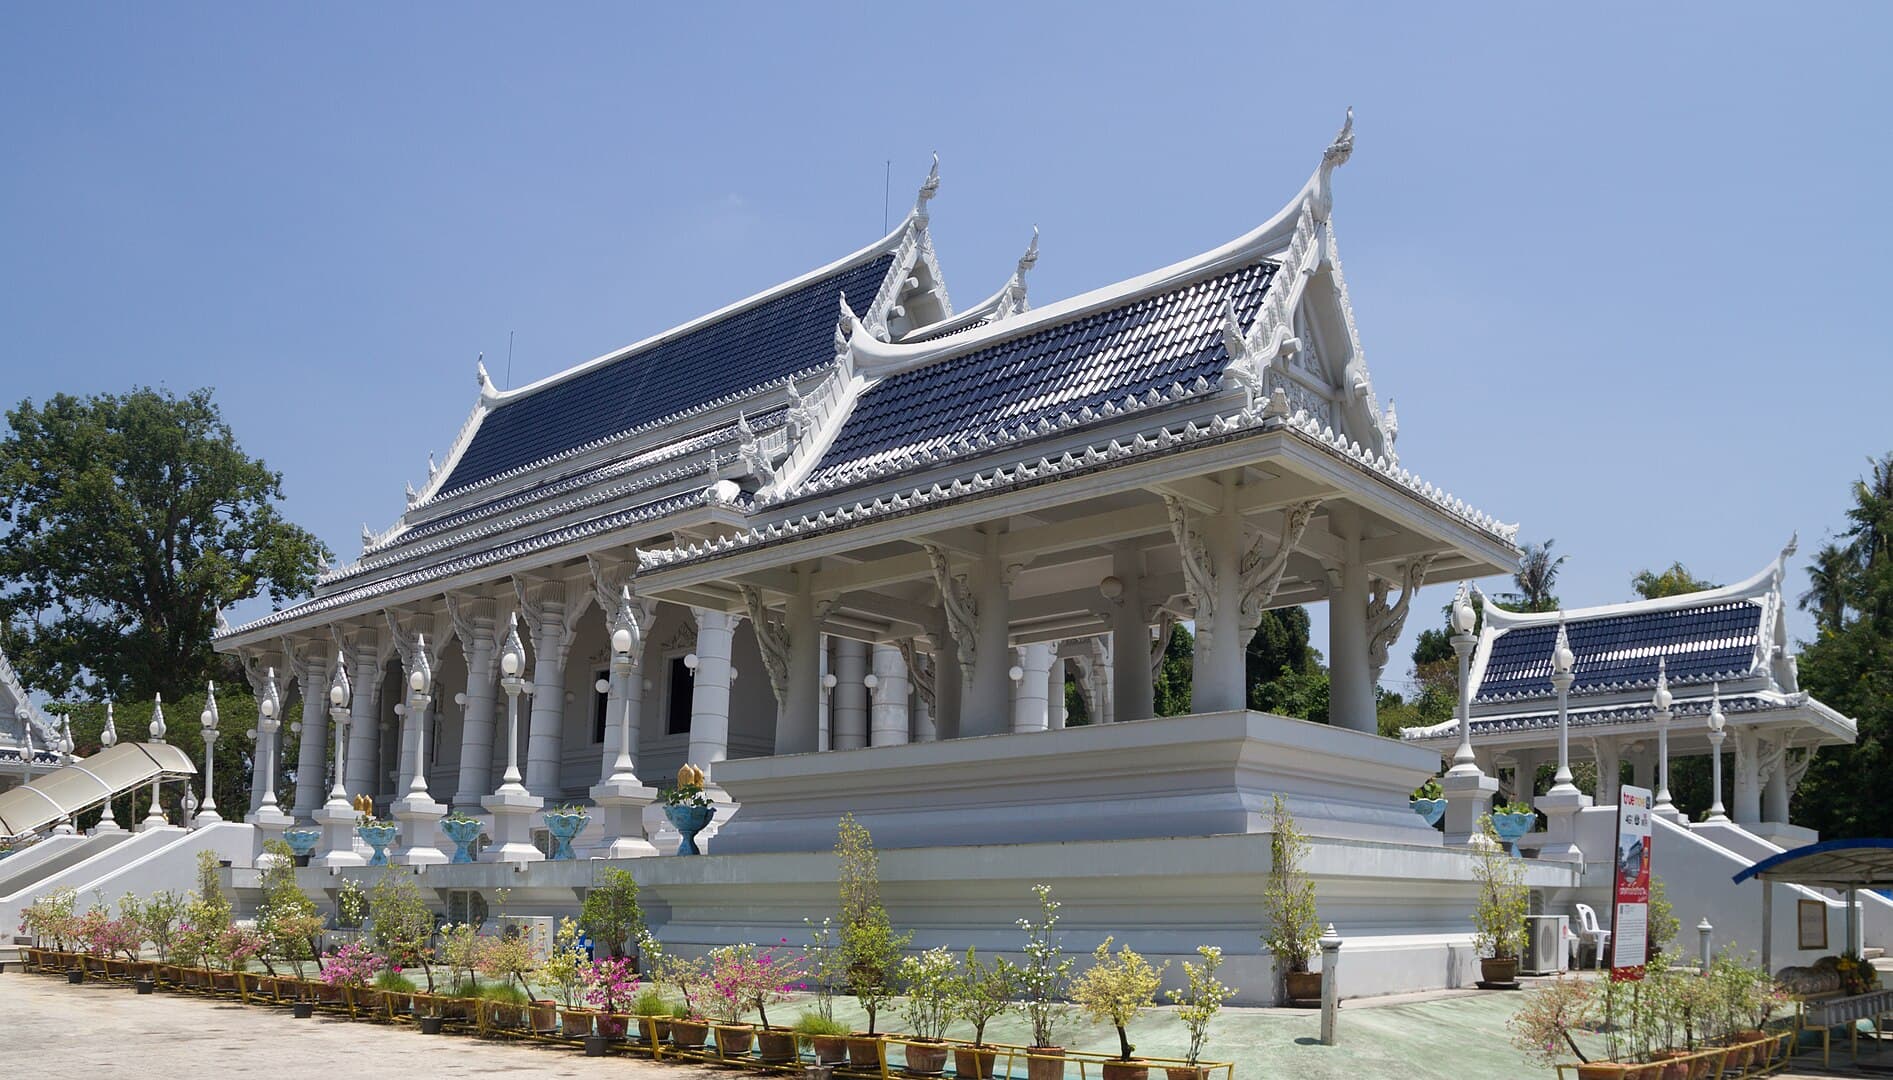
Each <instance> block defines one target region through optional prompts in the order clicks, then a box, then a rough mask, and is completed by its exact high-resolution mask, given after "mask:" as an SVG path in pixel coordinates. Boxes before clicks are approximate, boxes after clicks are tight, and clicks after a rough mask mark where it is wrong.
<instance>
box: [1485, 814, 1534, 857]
mask: <svg viewBox="0 0 1893 1080" xmlns="http://www.w3.org/2000/svg"><path fill="white" fill-rule="evenodd" d="M1536 824H1538V815H1537V814H1534V813H1524V814H1493V815H1492V831H1493V832H1495V833H1498V834H1499V842H1500V843H1502V844H1504V845H1505V846H1507V847H1509V848H1511V849H1512V854H1513V855H1514V856H1516V855H1517V854H1518V838H1519V837H1521V836H1524V835H1525V834H1526V833H1528V832H1530V831H1531V830H1532V826H1533V825H1536Z"/></svg>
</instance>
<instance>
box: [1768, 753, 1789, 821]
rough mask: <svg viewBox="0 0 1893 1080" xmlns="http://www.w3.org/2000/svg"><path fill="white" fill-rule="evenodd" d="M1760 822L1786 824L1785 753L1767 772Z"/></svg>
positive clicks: (1786, 772) (1786, 771)
mask: <svg viewBox="0 0 1893 1080" xmlns="http://www.w3.org/2000/svg"><path fill="white" fill-rule="evenodd" d="M1762 820H1763V821H1768V822H1774V823H1776V824H1781V825H1786V824H1788V761H1787V754H1786V752H1785V751H1783V752H1782V758H1781V760H1780V761H1778V762H1776V763H1775V767H1774V768H1772V769H1770V770H1768V779H1767V781H1766V782H1764V783H1763V785H1762Z"/></svg>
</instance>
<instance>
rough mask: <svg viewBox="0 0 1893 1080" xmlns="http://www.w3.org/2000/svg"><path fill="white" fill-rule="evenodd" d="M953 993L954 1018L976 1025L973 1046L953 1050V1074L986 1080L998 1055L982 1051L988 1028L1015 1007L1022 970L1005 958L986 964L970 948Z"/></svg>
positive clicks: (989, 1051)
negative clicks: (997, 1017) (1001, 1014)
mask: <svg viewBox="0 0 1893 1080" xmlns="http://www.w3.org/2000/svg"><path fill="white" fill-rule="evenodd" d="M953 991H954V993H955V995H956V997H955V998H954V1001H953V1016H954V1017H955V1018H956V1019H960V1020H964V1021H966V1022H967V1023H969V1024H971V1025H973V1045H971V1046H956V1047H954V1048H953V1073H954V1075H955V1076H962V1077H979V1078H980V1080H987V1078H988V1077H991V1076H992V1075H993V1070H994V1068H995V1067H996V1065H997V1063H998V1059H999V1055H998V1054H997V1053H995V1052H993V1051H991V1050H985V1049H982V1047H984V1046H985V1045H986V1025H987V1024H989V1023H991V1022H992V1019H993V1018H994V1017H996V1016H998V1015H999V1014H1000V1013H1003V1012H1005V1011H1006V1010H1007V1009H1010V1008H1011V1007H1012V999H1013V998H1014V997H1016V996H1018V993H1019V969H1018V968H1017V967H1016V966H1014V965H1013V963H1012V962H1011V961H1010V960H1007V959H1005V958H1004V957H995V958H993V959H992V960H990V961H983V960H981V959H980V958H979V954H978V952H977V951H975V950H973V949H967V950H966V970H965V972H964V973H963V974H962V975H961V976H960V977H959V978H958V979H957V980H955V981H954V983H953Z"/></svg>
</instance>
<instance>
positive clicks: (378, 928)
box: [368, 871, 434, 994]
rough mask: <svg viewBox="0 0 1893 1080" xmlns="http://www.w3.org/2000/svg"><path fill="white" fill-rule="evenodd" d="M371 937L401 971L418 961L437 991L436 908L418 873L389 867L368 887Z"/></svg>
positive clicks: (429, 985) (429, 986)
mask: <svg viewBox="0 0 1893 1080" xmlns="http://www.w3.org/2000/svg"><path fill="white" fill-rule="evenodd" d="M368 918H369V930H368V940H369V942H370V944H372V945H373V946H374V947H375V949H376V951H378V952H380V953H381V955H382V956H384V957H386V958H387V961H388V967H389V968H391V969H393V970H395V971H400V970H402V969H404V968H409V967H413V966H414V965H416V964H418V965H420V968H421V973H422V975H423V976H424V977H425V979H426V983H427V992H428V993H429V994H432V993H433V992H434V968H433V948H432V945H433V941H434V912H433V909H431V908H429V907H428V906H427V900H426V898H425V897H424V896H423V895H422V894H421V888H420V886H419V885H416V884H415V883H414V875H412V874H407V873H402V872H400V871H388V872H385V873H383V874H382V875H381V878H380V880H378V881H376V882H375V885H374V888H372V889H370V890H369V891H368Z"/></svg>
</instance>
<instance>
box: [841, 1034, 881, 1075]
mask: <svg viewBox="0 0 1893 1080" xmlns="http://www.w3.org/2000/svg"><path fill="white" fill-rule="evenodd" d="M848 1064H850V1065H852V1066H854V1067H855V1068H857V1069H879V1068H880V1067H881V1037H880V1036H879V1035H869V1034H868V1033H867V1032H865V1031H857V1032H855V1033H854V1034H852V1035H850V1036H848Z"/></svg>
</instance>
